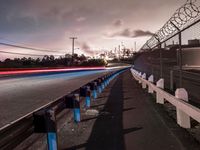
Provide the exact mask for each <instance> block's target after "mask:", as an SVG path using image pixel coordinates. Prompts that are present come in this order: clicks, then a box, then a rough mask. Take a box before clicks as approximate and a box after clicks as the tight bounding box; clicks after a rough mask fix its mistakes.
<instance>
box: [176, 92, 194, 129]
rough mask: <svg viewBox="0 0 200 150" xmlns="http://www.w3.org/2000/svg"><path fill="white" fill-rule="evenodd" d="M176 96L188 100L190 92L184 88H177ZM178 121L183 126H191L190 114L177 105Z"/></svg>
mask: <svg viewBox="0 0 200 150" xmlns="http://www.w3.org/2000/svg"><path fill="white" fill-rule="evenodd" d="M175 97H176V98H178V99H181V100H184V101H186V102H188V93H187V91H186V90H185V89H184V88H180V89H177V90H176V92H175ZM176 115H177V123H178V124H179V125H180V126H181V127H183V128H190V127H191V125H190V116H189V115H187V114H186V113H185V112H183V111H182V110H181V109H180V108H178V107H176Z"/></svg>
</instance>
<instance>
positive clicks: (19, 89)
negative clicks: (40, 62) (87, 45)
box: [0, 68, 119, 127]
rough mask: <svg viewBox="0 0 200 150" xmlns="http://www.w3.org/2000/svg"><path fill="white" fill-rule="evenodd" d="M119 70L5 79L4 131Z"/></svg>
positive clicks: (1, 93) (1, 98) (1, 101)
mask: <svg viewBox="0 0 200 150" xmlns="http://www.w3.org/2000/svg"><path fill="white" fill-rule="evenodd" d="M118 69H119V68H115V69H109V70H95V71H80V72H69V73H55V74H40V75H27V76H23V77H10V78H1V79H0V85H1V88H0V110H1V113H0V127H2V126H4V125H6V124H7V123H10V122H11V121H14V120H16V119H18V118H20V117H22V116H24V115H26V114H27V113H30V112H32V111H33V110H35V109H37V108H39V107H41V106H43V105H45V104H48V103H49V102H52V101H54V100H56V99H57V98H59V97H61V96H63V95H66V94H68V93H69V92H71V91H73V90H75V89H78V88H79V87H81V86H83V85H84V84H86V83H88V82H90V81H92V80H94V79H96V78H98V77H100V76H102V75H104V74H107V73H108V72H110V71H114V70H118Z"/></svg>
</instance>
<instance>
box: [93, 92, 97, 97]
mask: <svg viewBox="0 0 200 150" xmlns="http://www.w3.org/2000/svg"><path fill="white" fill-rule="evenodd" d="M93 97H94V99H96V98H97V91H96V90H93Z"/></svg>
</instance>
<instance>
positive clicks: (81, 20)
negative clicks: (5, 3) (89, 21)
mask: <svg viewBox="0 0 200 150" xmlns="http://www.w3.org/2000/svg"><path fill="white" fill-rule="evenodd" d="M85 20H86V18H85V17H78V18H77V19H76V21H77V22H83V21H85Z"/></svg>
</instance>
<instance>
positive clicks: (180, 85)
mask: <svg viewBox="0 0 200 150" xmlns="http://www.w3.org/2000/svg"><path fill="white" fill-rule="evenodd" d="M170 23H171V24H172V25H173V26H174V27H175V28H176V29H177V31H178V32H179V33H178V38H179V51H178V55H177V56H178V58H177V59H178V60H177V61H178V65H179V87H180V88H181V87H182V33H181V30H180V29H179V28H178V27H177V26H176V25H175V24H174V23H173V22H172V21H171V22H170Z"/></svg>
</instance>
